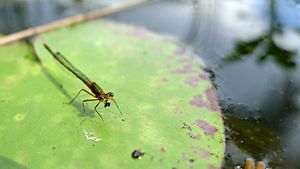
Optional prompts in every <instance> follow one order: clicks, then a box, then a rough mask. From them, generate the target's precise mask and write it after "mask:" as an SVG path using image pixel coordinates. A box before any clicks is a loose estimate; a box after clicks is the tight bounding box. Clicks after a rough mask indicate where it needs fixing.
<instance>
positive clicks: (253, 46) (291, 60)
mask: <svg viewBox="0 0 300 169" xmlns="http://www.w3.org/2000/svg"><path fill="white" fill-rule="evenodd" d="M277 6H278V1H276V0H271V1H269V11H270V14H269V16H270V23H269V28H268V30H266V31H265V33H264V34H262V35H260V36H259V37H256V38H255V39H253V40H251V41H246V42H244V41H241V42H238V43H237V44H236V46H235V49H234V50H233V52H232V53H231V54H229V55H227V56H226V57H225V60H226V61H231V62H232V61H237V60H241V59H242V58H245V57H250V56H254V57H257V58H256V59H257V61H258V62H263V61H265V60H271V61H275V62H276V64H278V65H280V66H282V67H284V68H294V67H295V66H296V62H295V56H296V51H292V50H289V49H284V47H282V46H281V45H280V44H278V42H276V40H275V39H274V37H280V36H282V34H283V33H284V32H283V30H284V27H285V26H286V25H284V24H282V23H280V22H279V21H278V18H277V16H278V15H277V14H278V12H277V10H280V8H278V7H277ZM277 41H278V38H277Z"/></svg>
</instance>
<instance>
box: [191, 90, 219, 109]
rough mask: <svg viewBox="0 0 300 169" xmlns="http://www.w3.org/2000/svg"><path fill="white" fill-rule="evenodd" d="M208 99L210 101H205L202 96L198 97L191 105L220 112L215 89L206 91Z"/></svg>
mask: <svg viewBox="0 0 300 169" xmlns="http://www.w3.org/2000/svg"><path fill="white" fill-rule="evenodd" d="M205 94H206V98H207V100H208V102H207V101H204V100H203V98H202V96H201V95H196V96H194V97H193V99H192V100H191V101H190V104H192V105H194V106H198V107H205V108H207V109H209V110H211V111H218V112H219V111H220V106H219V103H218V100H217V96H216V93H215V91H214V89H213V88H209V89H206V90H205Z"/></svg>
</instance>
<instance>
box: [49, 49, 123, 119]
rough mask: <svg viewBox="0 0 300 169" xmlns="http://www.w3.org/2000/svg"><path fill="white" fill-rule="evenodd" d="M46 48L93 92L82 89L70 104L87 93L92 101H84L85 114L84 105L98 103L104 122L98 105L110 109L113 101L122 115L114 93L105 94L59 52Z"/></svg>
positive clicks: (95, 108)
mask: <svg viewBox="0 0 300 169" xmlns="http://www.w3.org/2000/svg"><path fill="white" fill-rule="evenodd" d="M44 47H45V48H46V49H47V50H48V51H49V52H50V53H51V55H52V56H53V57H54V58H55V59H56V60H57V61H58V62H59V63H61V64H62V65H63V66H64V67H65V68H66V69H68V70H69V71H70V72H72V73H73V74H74V75H75V76H76V77H77V78H79V79H80V80H81V81H82V82H83V83H84V84H85V85H86V86H87V87H88V88H89V89H90V90H91V92H89V91H87V90H85V89H80V90H79V92H78V93H77V94H76V95H75V97H74V98H73V99H72V100H71V101H70V104H71V103H72V102H73V101H74V100H75V99H76V98H77V96H78V95H79V94H80V93H81V92H85V93H87V94H89V95H91V96H92V97H93V98H92V99H85V100H83V101H82V108H83V111H84V112H85V108H84V103H85V102H90V101H98V103H97V104H96V105H95V107H94V110H95V111H96V112H97V114H98V115H99V117H100V118H101V119H102V120H103V118H102V116H101V114H100V113H99V112H98V110H97V107H98V105H99V104H100V103H101V102H103V103H104V107H109V106H110V102H111V100H112V101H113V102H114V103H115V105H116V106H117V108H118V110H119V112H120V114H121V115H122V111H121V110H120V108H119V106H118V104H117V102H116V100H115V99H114V98H113V97H114V93H113V92H107V93H106V92H104V90H103V89H102V88H101V87H100V86H99V85H98V84H97V83H96V82H92V81H90V80H89V78H87V77H86V76H85V75H84V74H83V73H82V72H81V71H80V70H78V69H76V68H75V67H74V66H73V65H72V64H71V63H70V62H69V61H68V60H67V59H66V58H65V57H64V56H63V55H62V54H60V53H59V52H53V51H52V50H51V49H50V48H49V46H48V45H46V44H44Z"/></svg>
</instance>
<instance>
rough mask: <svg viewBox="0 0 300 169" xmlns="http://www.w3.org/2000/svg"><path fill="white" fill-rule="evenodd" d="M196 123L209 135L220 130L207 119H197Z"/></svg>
mask: <svg viewBox="0 0 300 169" xmlns="http://www.w3.org/2000/svg"><path fill="white" fill-rule="evenodd" d="M196 124H197V126H198V127H200V128H201V129H202V130H203V131H204V133H205V135H207V136H211V137H213V136H214V135H215V134H216V132H217V131H218V129H217V128H215V127H214V126H212V125H211V124H209V123H207V122H206V121H204V120H201V119H198V120H196Z"/></svg>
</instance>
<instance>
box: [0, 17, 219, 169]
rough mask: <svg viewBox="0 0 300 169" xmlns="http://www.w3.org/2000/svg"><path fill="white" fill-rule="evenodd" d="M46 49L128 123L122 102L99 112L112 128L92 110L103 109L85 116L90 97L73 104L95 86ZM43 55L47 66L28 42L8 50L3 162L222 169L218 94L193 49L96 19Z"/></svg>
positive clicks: (1, 59)
mask: <svg viewBox="0 0 300 169" xmlns="http://www.w3.org/2000/svg"><path fill="white" fill-rule="evenodd" d="M43 43H47V44H48V45H49V46H50V47H51V48H52V49H53V50H54V51H57V52H60V53H62V54H63V55H64V56H65V57H66V58H67V59H68V60H69V61H70V62H71V63H73V64H74V66H76V67H77V68H78V69H79V70H81V71H82V72H84V73H85V74H86V75H87V76H88V77H89V78H90V79H91V80H92V81H95V82H97V83H98V84H99V85H100V86H101V87H102V88H103V89H104V90H105V91H106V92H108V91H113V92H114V93H115V97H114V98H115V99H116V101H117V103H118V105H119V106H120V108H121V110H122V112H123V116H121V115H120V113H119V111H118V109H117V107H116V106H115V105H114V104H113V103H112V105H111V106H110V107H109V108H104V107H103V104H100V106H99V107H98V110H99V111H101V113H102V117H103V118H104V121H102V120H101V118H99V117H98V115H97V114H96V113H95V112H94V110H93V108H94V106H95V104H96V103H97V102H94V103H93V102H88V103H87V104H86V112H84V111H83V110H82V107H81V101H82V100H83V99H86V98H90V96H89V95H87V94H82V95H80V96H79V97H78V98H77V99H76V101H75V102H74V103H73V104H66V103H67V102H69V101H70V100H71V99H72V97H73V96H75V95H76V94H77V92H78V91H79V89H81V88H85V89H87V90H88V88H87V87H86V86H85V85H84V84H83V83H82V82H81V81H80V80H79V79H77V78H76V77H75V76H73V75H72V74H71V73H70V72H68V71H67V70H66V69H65V68H64V67H63V66H61V65H60V64H59V63H58V62H56V61H55V59H54V58H53V57H52V56H51V55H50V54H49V53H48V52H47V51H46V49H45V48H44V47H43ZM34 48H35V49H34V50H35V52H36V54H37V56H38V57H39V59H40V60H41V63H42V65H43V66H40V65H39V64H38V63H37V62H35V61H33V60H32V57H30V56H32V55H33V51H32V50H31V48H30V47H28V46H27V45H25V44H13V45H9V46H3V47H0V64H1V68H2V69H3V71H1V73H0V77H1V79H3V80H2V82H1V83H0V96H1V100H0V109H1V115H2V119H3V120H2V121H1V122H0V131H1V132H0V133H1V134H0V138H1V140H0V148H1V149H0V159H1V157H3V159H5V160H6V161H7V159H9V160H11V163H16V165H15V166H24V167H28V168H54V167H56V168H57V167H58V168H220V166H221V163H222V159H223V153H224V147H225V143H224V130H223V122H222V118H221V113H220V108H219V106H218V103H217V101H216V94H215V91H214V89H213V87H212V85H211V84H210V82H209V80H208V78H207V76H206V75H205V74H204V72H203V70H201V69H200V68H199V66H198V65H197V64H196V63H195V62H194V60H193V59H192V58H191V57H190V54H189V52H188V51H187V50H186V49H185V48H184V47H182V46H180V45H178V44H176V43H175V42H172V41H171V40H168V39H165V38H162V37H160V36H158V35H156V34H153V33H150V32H149V31H146V30H144V29H142V28H136V27H132V26H127V25H123V24H116V23H112V22H107V21H95V22H89V23H84V24H79V25H76V26H72V27H67V28H64V29H60V30H56V31H53V32H50V33H46V34H44V35H41V36H39V37H38V38H37V39H36V40H35V42H34ZM133 152H134V153H133ZM137 152H141V154H139V153H137ZM143 153H144V155H143ZM132 154H134V155H135V156H137V157H139V155H140V157H141V158H140V159H139V158H133V157H132ZM5 160H2V161H5ZM0 161H1V160H0Z"/></svg>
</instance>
